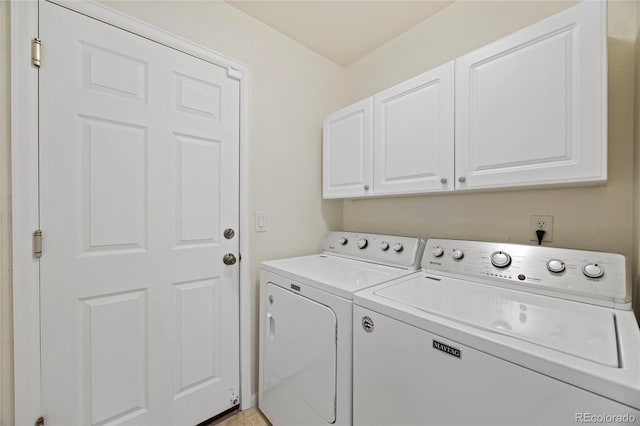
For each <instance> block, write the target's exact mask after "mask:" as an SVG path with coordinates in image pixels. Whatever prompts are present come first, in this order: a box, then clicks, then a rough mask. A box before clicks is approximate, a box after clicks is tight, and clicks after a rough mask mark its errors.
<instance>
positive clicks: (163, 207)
mask: <svg viewBox="0 0 640 426" xmlns="http://www.w3.org/2000/svg"><path fill="white" fill-rule="evenodd" d="M40 38H41V39H42V46H43V52H42V67H41V68H40V77H39V78H40V83H39V84H40V191H41V192H40V203H41V206H40V207H41V228H42V230H43V234H44V255H43V257H42V259H41V264H40V268H41V269H40V270H41V281H40V288H41V295H40V296H41V311H42V315H41V318H42V324H41V329H42V405H43V415H44V416H45V418H46V421H47V424H51V425H89V424H91V425H97V424H100V425H103V424H135V425H193V424H197V423H199V422H202V421H203V420H206V419H208V418H210V417H212V416H214V415H216V414H218V413H219V412H221V411H223V410H226V409H228V408H230V407H232V406H233V405H235V404H236V396H237V395H238V391H239V364H238V363H239V360H238V357H239V355H238V353H239V347H238V346H239V327H238V323H239V318H238V310H239V309H238V303H239V300H238V291H239V290H238V265H237V264H235V265H229V266H227V265H225V264H223V261H222V259H223V255H224V254H225V253H232V254H234V255H235V256H238V237H237V235H238V232H237V231H238V188H239V185H238V170H239V155H238V154H239V151H238V149H239V147H238V143H239V82H238V81H236V80H233V79H231V78H228V77H227V71H226V69H224V68H221V67H218V66H215V65H213V64H210V63H208V62H205V61H202V60H199V59H196V58H194V57H191V56H188V55H186V54H183V53H180V52H178V51H175V50H173V49H170V48H168V47H165V46H162V45H160V44H157V43H155V42H152V41H149V40H147V39H144V38H142V37H139V36H136V35H134V34H131V33H129V32H127V31H123V30H120V29H118V28H116V27H113V26H111V25H108V24H105V23H102V22H99V21H97V20H94V19H91V18H88V17H86V16H84V15H81V14H78V13H75V12H71V11H69V10H67V9H65V8H62V7H60V6H57V5H52V4H51V3H48V2H45V1H43V2H41V3H40ZM225 228H232V229H234V230H235V231H236V236H235V237H234V238H231V239H226V238H224V237H223V231H224V229H225Z"/></svg>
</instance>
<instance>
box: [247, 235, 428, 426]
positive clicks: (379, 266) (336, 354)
mask: <svg viewBox="0 0 640 426" xmlns="http://www.w3.org/2000/svg"><path fill="white" fill-rule="evenodd" d="M423 250H424V241H422V240H420V239H418V238H408V237H396V236H390V235H375V234H361V233H351V232H331V233H329V235H328V236H327V237H326V239H325V240H324V243H323V248H322V253H320V254H317V255H312V256H303V257H295V258H290V259H282V260H274V261H269V262H263V263H262V265H261V269H260V295H261V296H260V365H259V377H260V378H259V381H260V383H259V407H260V410H261V411H262V412H263V413H264V414H265V415H266V417H267V418H268V419H269V421H271V423H272V424H274V425H276V426H279V425H296V426H300V425H305V426H313V425H328V424H335V425H350V424H352V405H351V396H352V395H351V388H352V386H351V385H352V369H351V362H352V358H351V356H352V338H351V337H352V336H351V333H352V318H353V308H352V303H351V299H352V296H353V293H354V292H355V291H358V290H362V289H364V288H367V287H370V286H372V285H376V284H380V283H383V282H385V281H389V280H392V279H395V278H399V277H402V276H406V275H409V274H412V273H416V270H417V269H418V268H419V266H420V259H421V257H422V252H423Z"/></svg>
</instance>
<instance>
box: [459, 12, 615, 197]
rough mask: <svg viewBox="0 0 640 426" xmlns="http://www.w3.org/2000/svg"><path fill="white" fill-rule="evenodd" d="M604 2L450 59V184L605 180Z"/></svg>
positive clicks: (475, 185) (486, 185)
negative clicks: (453, 172) (453, 89)
mask: <svg viewBox="0 0 640 426" xmlns="http://www.w3.org/2000/svg"><path fill="white" fill-rule="evenodd" d="M606 5H607V4H606V2H596V1H593V2H591V1H585V2H582V3H581V4H578V5H577V6H574V7H572V8H570V9H567V10H566V11H563V12H561V13H558V14H557V15H554V16H551V17H549V18H547V19H545V20H543V21H540V22H539V23H537V24H534V25H531V26H530V27H527V28H525V29H523V30H521V31H518V32H516V33H514V34H512V35H510V36H507V37H505V38H503V39H501V40H499V41H497V42H495V43H492V44H489V45H487V46H485V47H482V48H480V49H478V50H476V51H474V52H471V53H469V54H467V55H464V56H462V57H460V58H458V59H457V60H456V175H457V180H456V189H463V190H464V189H475V188H493V187H507V186H508V187H514V186H532V185H540V184H556V183H577V182H603V181H605V180H606V178H607V121H606V120H607V72H606V69H607V48H606V43H607V25H606V20H607V18H606Z"/></svg>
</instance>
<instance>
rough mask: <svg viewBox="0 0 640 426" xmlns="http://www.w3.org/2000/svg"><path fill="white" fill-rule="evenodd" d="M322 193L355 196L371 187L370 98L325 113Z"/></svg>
mask: <svg viewBox="0 0 640 426" xmlns="http://www.w3.org/2000/svg"><path fill="white" fill-rule="evenodd" d="M322 146H323V173H324V176H323V179H322V182H323V197H324V198H340V197H358V196H364V195H367V194H368V193H369V192H370V189H371V184H372V182H371V180H372V176H371V173H372V172H371V166H372V165H371V160H372V155H373V154H372V149H373V98H368V99H365V100H363V101H360V102H356V103H355V104H353V105H350V106H348V107H346V108H344V109H341V110H340V111H337V112H335V113H333V114H331V115H330V116H329V117H327V118H326V119H325V121H324V133H323V145H322Z"/></svg>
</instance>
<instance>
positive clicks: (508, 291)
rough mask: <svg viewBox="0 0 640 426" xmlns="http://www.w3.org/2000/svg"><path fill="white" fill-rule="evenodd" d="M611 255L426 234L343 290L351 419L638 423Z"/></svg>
mask: <svg viewBox="0 0 640 426" xmlns="http://www.w3.org/2000/svg"><path fill="white" fill-rule="evenodd" d="M630 309H631V290H630V273H629V270H628V269H627V267H626V264H625V258H624V257H623V256H621V255H616V254H609V253H598V252H587V251H578V250H567V249H559V248H548V247H536V246H523V245H515V244H499V243H483V242H473V241H459V240H442V239H430V240H428V241H427V246H426V249H425V254H424V256H423V260H422V271H421V272H420V273H418V274H413V275H411V276H408V277H404V278H400V279H397V280H394V281H391V282H387V283H384V284H382V285H379V286H376V287H372V288H368V289H365V290H363V291H360V292H358V293H356V294H355V296H354V337H353V338H354V343H353V344H354V376H353V377H354V389H353V392H354V402H353V404H354V424H356V425H367V426H371V425H391V424H393V425H444V424H455V425H463V424H474V425H480V424H484V425H498V424H507V425H522V424H531V425H543V424H555V425H557V424H567V425H568V424H580V423H604V424H612V423H613V424H622V423H631V424H638V423H640V411H639V409H640V331H639V330H638V324H637V322H636V319H635V317H634V315H633V312H632V311H631V310H630Z"/></svg>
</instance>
